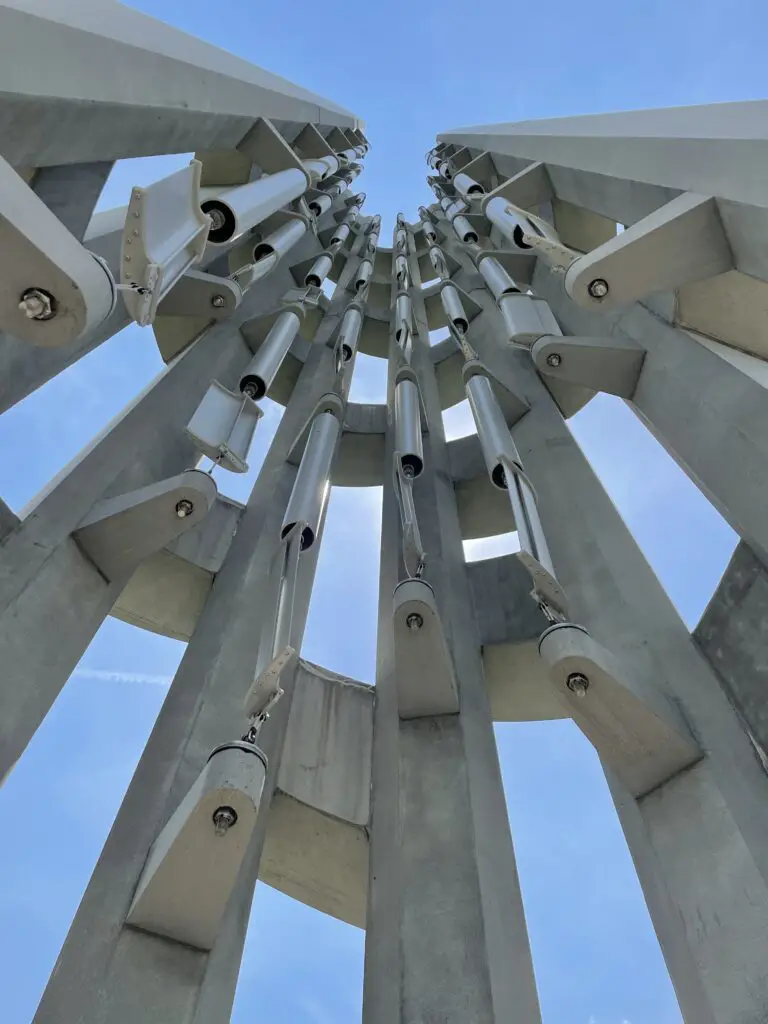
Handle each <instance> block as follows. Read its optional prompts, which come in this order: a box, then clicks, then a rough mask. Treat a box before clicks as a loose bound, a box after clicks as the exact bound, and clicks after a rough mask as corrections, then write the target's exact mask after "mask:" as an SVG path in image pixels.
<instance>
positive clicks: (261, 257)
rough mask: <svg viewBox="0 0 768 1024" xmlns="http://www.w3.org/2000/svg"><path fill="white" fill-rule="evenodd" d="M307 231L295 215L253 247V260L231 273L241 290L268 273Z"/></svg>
mask: <svg viewBox="0 0 768 1024" xmlns="http://www.w3.org/2000/svg"><path fill="white" fill-rule="evenodd" d="M306 233H307V225H306V224H305V222H304V221H303V220H301V219H300V218H298V217H296V218H294V219H292V220H289V221H286V223H285V224H283V225H282V226H281V227H279V228H278V229H277V231H273V232H272V234H271V235H268V236H267V237H266V238H265V239H264V240H263V241H262V242H259V243H258V244H257V245H255V246H254V247H253V261H252V262H251V263H248V264H246V266H244V267H240V269H239V270H236V271H235V273H234V274H232V275H231V277H232V280H233V281H235V283H236V284H238V285H239V286H240V288H241V289H242V290H243V291H246V289H248V288H250V287H251V285H253V284H255V283H256V282H257V281H261V279H262V278H264V277H266V276H267V274H270V273H271V272H272V271H273V270H274V269H275V267H276V266H277V265H278V263H279V262H280V260H281V259H282V257H283V256H284V255H285V254H286V253H287V252H288V251H289V250H290V249H292V248H293V246H294V245H296V243H297V242H298V241H299V240H300V239H301V238H303V237H304V235H305V234H306Z"/></svg>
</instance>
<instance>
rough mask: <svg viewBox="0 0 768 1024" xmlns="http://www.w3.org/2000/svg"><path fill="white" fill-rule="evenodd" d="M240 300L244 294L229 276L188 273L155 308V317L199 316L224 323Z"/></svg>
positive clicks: (196, 272) (194, 271)
mask: <svg viewBox="0 0 768 1024" xmlns="http://www.w3.org/2000/svg"><path fill="white" fill-rule="evenodd" d="M242 300H243V293H242V291H241V290H240V288H239V287H238V286H237V284H236V283H235V282H234V281H231V280H230V279H229V278H228V277H217V276H216V275H215V274H206V273H205V271H201V270H188V271H187V272H186V274H185V275H184V277H182V278H181V279H180V280H179V281H178V283H177V284H175V285H174V286H173V288H171V290H170V291H169V292H168V294H167V295H166V296H165V298H164V299H163V300H162V301H161V303H160V305H159V306H158V307H157V315H158V316H198V317H207V318H208V319H209V320H224V319H226V317H228V316H231V315H232V313H234V311H235V310H236V309H237V307H238V306H239V305H240V303H241V302H242Z"/></svg>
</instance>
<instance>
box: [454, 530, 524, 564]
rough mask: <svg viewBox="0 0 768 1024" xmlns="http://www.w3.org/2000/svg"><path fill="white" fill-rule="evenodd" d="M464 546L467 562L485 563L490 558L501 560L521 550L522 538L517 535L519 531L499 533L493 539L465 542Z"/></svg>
mask: <svg viewBox="0 0 768 1024" xmlns="http://www.w3.org/2000/svg"><path fill="white" fill-rule="evenodd" d="M463 544H464V560H465V561H466V562H484V561H486V560H487V559H489V558H501V557H503V556H504V555H512V554H514V553H515V552H516V551H519V550H520V538H519V537H518V535H517V530H510V531H509V532H508V533H498V534H496V535H495V536H493V537H477V538H476V539H474V540H465V541H463Z"/></svg>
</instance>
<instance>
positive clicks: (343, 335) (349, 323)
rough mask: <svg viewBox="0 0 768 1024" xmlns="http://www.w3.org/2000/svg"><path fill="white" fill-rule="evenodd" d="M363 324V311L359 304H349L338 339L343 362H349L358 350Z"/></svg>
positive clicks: (342, 319)
mask: <svg viewBox="0 0 768 1024" xmlns="http://www.w3.org/2000/svg"><path fill="white" fill-rule="evenodd" d="M362 326H363V314H362V311H361V310H360V309H359V308H358V307H357V306H349V307H348V308H347V310H346V312H345V313H344V316H343V317H342V318H341V325H340V327H339V337H338V341H337V345H338V348H339V351H340V352H341V360H342V363H348V362H349V360H350V359H351V358H352V356H353V355H354V354H355V352H356V351H357V343H358V341H359V340H360V331H361V329H362Z"/></svg>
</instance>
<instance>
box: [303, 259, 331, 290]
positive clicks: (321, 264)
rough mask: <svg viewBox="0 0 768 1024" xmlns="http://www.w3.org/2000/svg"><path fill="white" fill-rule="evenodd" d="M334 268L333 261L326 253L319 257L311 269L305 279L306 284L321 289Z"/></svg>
mask: <svg viewBox="0 0 768 1024" xmlns="http://www.w3.org/2000/svg"><path fill="white" fill-rule="evenodd" d="M332 266H333V259H332V258H331V257H330V256H328V255H327V254H326V253H323V255H322V256H318V258H317V259H316V260H315V262H314V264H313V265H312V267H311V268H310V269H309V271H308V273H307V276H306V277H305V278H304V284H305V285H307V286H308V287H309V286H314V287H315V288H319V287H320V286H321V284H322V283H323V281H324V280H325V279H326V277H327V276H328V274H329V273H330V270H331V267H332Z"/></svg>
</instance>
